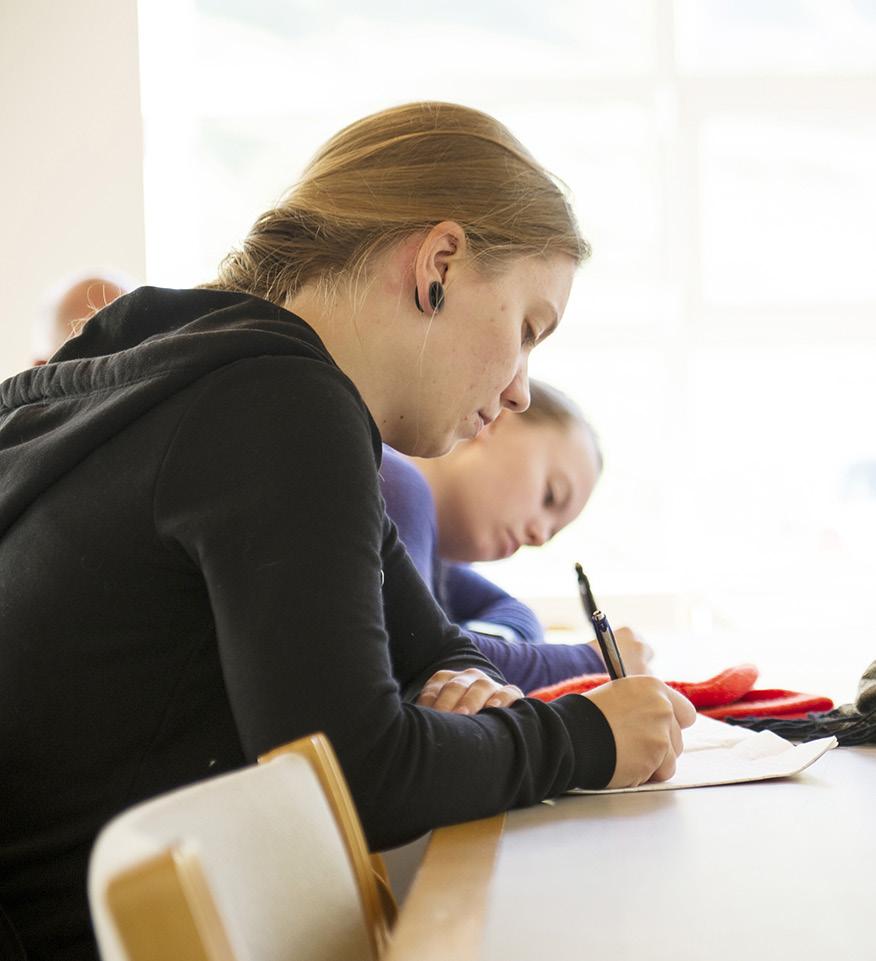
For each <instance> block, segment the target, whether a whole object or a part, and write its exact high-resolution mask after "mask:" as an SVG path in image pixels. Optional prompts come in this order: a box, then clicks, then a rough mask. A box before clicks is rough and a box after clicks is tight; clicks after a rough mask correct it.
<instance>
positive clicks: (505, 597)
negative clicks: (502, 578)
mask: <svg viewBox="0 0 876 961" xmlns="http://www.w3.org/2000/svg"><path fill="white" fill-rule="evenodd" d="M442 568H443V577H442V586H443V588H444V599H445V603H446V608H447V613H448V616H449V617H450V618H451V620H453V621H456V623H458V624H465V622H466V621H486V622H488V623H490V624H499V625H501V626H502V627H506V628H508V629H509V630H511V631H513V632H514V636H515V637H516V638H517V639H518V640H520V641H522V642H524V643H528V644H540V643H541V642H542V641H544V631H543V630H542V627H541V624H540V623H539V620H538V618H537V617H536V616H535V611H533V610H532V609H531V608H530V607H527V605H526V604H524V603H523V601H518V600H517V598H516V597H512V596H511V595H510V594H508V593H507V592H506V591H503V590H502V588H501V587H499V585H498V584H494V583H493V582H492V581H490V580H487V578H486V577H482V576H481V575H480V574H479V573H478V572H477V571H475V570H474V569H473V568H471V567H469V566H468V565H467V564H447V563H444V564H442Z"/></svg>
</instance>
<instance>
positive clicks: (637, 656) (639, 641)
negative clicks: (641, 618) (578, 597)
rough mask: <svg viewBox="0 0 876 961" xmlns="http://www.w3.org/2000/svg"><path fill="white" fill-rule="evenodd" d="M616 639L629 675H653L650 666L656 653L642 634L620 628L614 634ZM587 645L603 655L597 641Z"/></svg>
mask: <svg viewBox="0 0 876 961" xmlns="http://www.w3.org/2000/svg"><path fill="white" fill-rule="evenodd" d="M614 639H615V640H616V641H617V647H618V650H619V651H620V656H621V660H622V661H623V662H624V667H625V668H626V670H627V674H650V673H651V671H650V669H649V667H648V665H649V664H650V663H651V658H652V657H653V656H654V651H653V649H652V648H651V646H650V644H647V643H646V642H645V640H644V639H643V638H642V636H641V634H637V633H636V632H635V631H634V630H632V628H629V627H620V628H618V629H617V630H616V631H615V632H614ZM587 644H588V645H589V646H590V647H592V648H593V650H595V651H596V653H597V654H599V655H600V656H601V655H602V652H601V651H600V650H599V644H598V642H597V641H588V642H587Z"/></svg>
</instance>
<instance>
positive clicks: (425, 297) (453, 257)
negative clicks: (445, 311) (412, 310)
mask: <svg viewBox="0 0 876 961" xmlns="http://www.w3.org/2000/svg"><path fill="white" fill-rule="evenodd" d="M465 248H466V240H465V231H464V230H463V229H462V227H460V226H459V224H458V223H456V222H455V221H452V220H443V221H442V222H441V223H440V224H436V225H435V226H434V227H433V228H432V229H431V230H430V231H429V233H428V234H426V236H425V238H424V239H423V242H422V243H421V244H420V248H419V250H418V251H417V254H416V256H415V258H414V283H415V284H416V289H417V296H418V297H419V299H420V303H421V304H423V305H424V306H427V305H428V303H429V284H431V283H433V282H434V281H436V280H437V281H438V283H440V284H441V285H442V286H446V285H447V282H448V275H449V274H451V273H452V271H453V268H454V266H455V265H456V264H459V263H461V261H462V259H463V258H464V257H465Z"/></svg>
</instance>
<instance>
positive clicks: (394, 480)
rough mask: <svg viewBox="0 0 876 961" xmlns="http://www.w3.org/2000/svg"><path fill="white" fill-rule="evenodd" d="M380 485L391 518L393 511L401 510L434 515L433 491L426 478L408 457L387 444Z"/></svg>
mask: <svg viewBox="0 0 876 961" xmlns="http://www.w3.org/2000/svg"><path fill="white" fill-rule="evenodd" d="M380 485H381V487H382V489H383V496H384V498H385V500H386V508H387V511H388V513H389V514H390V515H391V516H392V515H393V509H395V512H396V513H398V512H399V509H403V510H417V511H424V512H426V513H427V514H432V513H434V510H435V505H434V502H433V500H432V491H431V489H430V487H429V484H428V483H427V482H426V478H425V477H423V475H422V474H421V473H420V472H419V471H418V470H417V468H416V467H415V466H414V465H413V464H412V463H411V462H410V461H409V460H408V459H407V458H406V457H403V456H402V455H401V454H399V453H398V451H395V450H393V449H392V448H391V447H389V446H387V445H386V444H384V445H383V461H382V463H381V465H380Z"/></svg>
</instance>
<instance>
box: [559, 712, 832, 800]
mask: <svg viewBox="0 0 876 961" xmlns="http://www.w3.org/2000/svg"><path fill="white" fill-rule="evenodd" d="M682 736H683V738H684V752H683V753H682V755H681V757H679V759H678V767H677V769H676V772H675V775H674V776H673V778H672V780H670V781H659V782H649V783H647V784H640V785H639V786H638V787H621V788H611V789H607V788H606V789H603V790H601V791H588V790H585V789H584V788H574V789H573V790H571V791H569V792H568V793H569V794H626V793H630V792H633V791H674V790H677V789H679V788H689V787H708V786H710V785H713V784H738V783H741V782H744V781H765V780H767V779H769V778H776V777H790V776H791V775H793V774H799V773H800V771H802V770H803V769H804V768H807V767H809V765H810V764H812V763H813V762H814V761H817V760H818V759H819V758H820V757H821V755H822V754H824V753H825V752H826V751H829V750H830V749H831V748H833V747H836V744H837V740H836V738H835V737H823V738H819V740H817V741H808V742H807V743H806V744H797V745H794V744H792V743H791V742H790V741H786V740H785V739H784V738H783V737H779V736H778V734H774V733H773V732H772V731H761V732H760V733H758V732H755V731H749V730H747V729H746V728H744V727H735V726H734V725H732V724H725V723H724V722H723V721H716V720H715V719H714V718H711V717H706V716H705V715H704V714H698V715H697V719H696V721H694V723H693V724H692V725H691V726H690V727H689V728H688V729H687V730H686V731H683V732H682Z"/></svg>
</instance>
